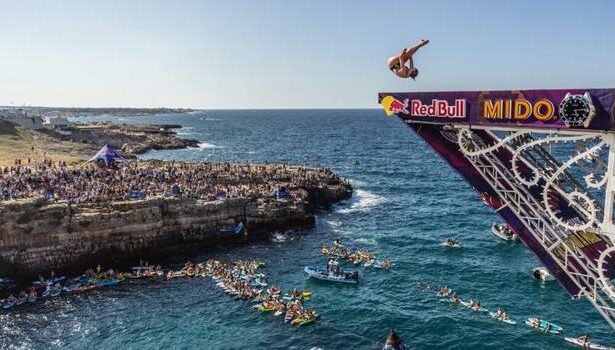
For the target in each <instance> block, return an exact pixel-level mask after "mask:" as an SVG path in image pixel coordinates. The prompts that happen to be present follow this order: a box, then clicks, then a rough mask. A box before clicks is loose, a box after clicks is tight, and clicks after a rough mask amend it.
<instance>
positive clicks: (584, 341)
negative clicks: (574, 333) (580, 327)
mask: <svg viewBox="0 0 615 350" xmlns="http://www.w3.org/2000/svg"><path fill="white" fill-rule="evenodd" d="M577 340H578V341H579V343H580V344H581V346H583V349H589V348H590V347H589V334H585V335H582V336H580V337H578V338H577Z"/></svg>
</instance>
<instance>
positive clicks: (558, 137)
mask: <svg viewBox="0 0 615 350" xmlns="http://www.w3.org/2000/svg"><path fill="white" fill-rule="evenodd" d="M441 132H442V133H447V134H448V135H447V136H446V138H447V139H448V140H449V141H454V142H456V143H457V144H458V146H459V150H460V151H461V152H462V153H463V155H464V157H465V158H466V159H467V160H468V161H469V162H470V163H471V164H472V166H473V167H474V168H475V170H476V171H477V172H478V173H480V175H481V176H482V177H483V179H484V181H486V182H487V183H488V184H489V185H490V186H491V187H492V188H493V189H494V190H495V192H496V193H497V196H498V197H499V199H500V201H501V202H502V205H501V207H500V208H499V209H496V210H502V209H504V208H508V209H510V210H511V211H512V212H513V213H514V214H515V216H516V217H517V218H518V219H519V220H520V221H521V223H522V224H523V226H524V227H525V229H526V230H527V231H529V234H530V235H531V236H532V237H533V238H534V239H535V240H536V241H537V242H539V243H540V245H541V247H542V249H544V251H546V253H547V254H548V255H549V256H550V257H551V258H552V259H553V260H554V262H555V264H557V266H558V267H559V268H560V269H561V270H562V271H563V272H564V273H565V274H566V276H565V277H567V278H568V279H569V280H571V281H573V282H574V284H575V285H576V287H577V288H578V290H579V291H580V292H579V293H578V295H576V296H575V297H579V298H581V297H584V298H586V299H587V300H588V301H589V302H590V303H591V304H592V305H593V306H594V307H595V308H596V309H597V310H598V312H599V313H600V314H601V315H602V316H603V317H604V318H605V319H606V321H607V322H608V323H609V325H610V326H611V327H612V328H613V329H615V288H614V286H613V284H612V283H611V280H610V278H609V275H608V273H607V271H609V266H610V265H609V264H610V263H611V262H612V261H614V259H613V258H615V254H614V253H615V224H614V223H613V209H614V208H613V205H614V203H613V202H614V199H615V135H614V134H612V133H609V132H600V131H591V130H566V131H557V130H556V131H554V130H544V131H542V130H536V129H534V130H531V131H530V130H528V129H522V128H514V127H497V126H489V127H487V126H468V125H451V124H448V125H443V126H442V131H441ZM455 137H456V139H455ZM503 155H505V156H504V157H503ZM556 197H557V198H558V200H559V201H561V200H562V199H563V200H564V201H565V202H566V205H567V206H568V208H570V209H571V210H572V211H574V213H576V215H575V217H574V220H570V219H566V218H564V217H563V216H562V215H561V211H560V210H559V209H557V208H556V206H555V205H554V204H553V202H554V198H556ZM587 233H590V234H591V235H593V236H594V237H596V236H597V237H600V238H601V239H602V240H604V241H605V242H606V245H607V247H606V249H604V250H602V251H601V253H600V255H599V258H597V259H596V257H595V256H593V257H590V256H589V255H588V254H586V252H584V251H583V249H581V247H580V244H579V242H578V240H577V237H582V236H583V235H586V234H587ZM611 269H612V268H611Z"/></svg>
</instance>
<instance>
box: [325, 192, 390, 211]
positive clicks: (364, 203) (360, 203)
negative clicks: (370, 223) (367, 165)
mask: <svg viewBox="0 0 615 350" xmlns="http://www.w3.org/2000/svg"><path fill="white" fill-rule="evenodd" d="M386 202H388V199H387V198H386V197H383V196H379V195H377V194H375V193H372V192H369V191H365V190H356V191H355V193H354V194H353V196H352V199H351V200H350V203H351V204H350V207H348V208H341V209H338V210H337V212H338V213H341V214H350V213H356V212H366V211H370V210H372V209H374V208H375V207H377V206H379V205H381V204H383V203H386Z"/></svg>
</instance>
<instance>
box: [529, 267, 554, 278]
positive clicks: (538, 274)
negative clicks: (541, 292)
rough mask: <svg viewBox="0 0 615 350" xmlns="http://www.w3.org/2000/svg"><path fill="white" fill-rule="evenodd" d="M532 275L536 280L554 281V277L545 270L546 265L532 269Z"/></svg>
mask: <svg viewBox="0 0 615 350" xmlns="http://www.w3.org/2000/svg"><path fill="white" fill-rule="evenodd" d="M533 275H534V278H535V279H537V280H541V281H544V282H547V281H554V280H555V278H553V276H551V274H550V273H549V270H547V268H546V267H537V268H535V269H534V271H533Z"/></svg>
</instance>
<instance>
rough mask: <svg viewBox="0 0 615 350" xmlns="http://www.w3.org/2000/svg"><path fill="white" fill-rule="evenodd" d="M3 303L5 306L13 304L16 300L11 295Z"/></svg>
mask: <svg viewBox="0 0 615 350" xmlns="http://www.w3.org/2000/svg"><path fill="white" fill-rule="evenodd" d="M5 301H6V303H7V304H13V303H15V302H16V301H17V298H15V296H14V295H13V294H12V293H11V295H9V297H8V298H6V300H5Z"/></svg>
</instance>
